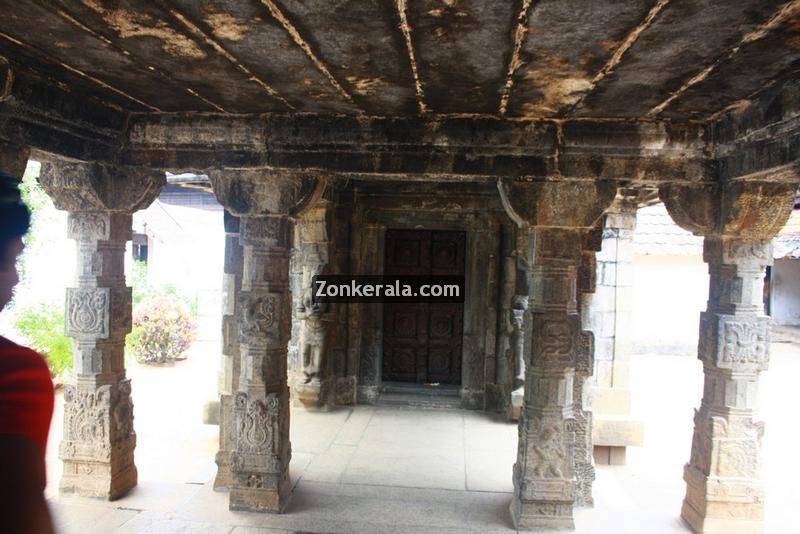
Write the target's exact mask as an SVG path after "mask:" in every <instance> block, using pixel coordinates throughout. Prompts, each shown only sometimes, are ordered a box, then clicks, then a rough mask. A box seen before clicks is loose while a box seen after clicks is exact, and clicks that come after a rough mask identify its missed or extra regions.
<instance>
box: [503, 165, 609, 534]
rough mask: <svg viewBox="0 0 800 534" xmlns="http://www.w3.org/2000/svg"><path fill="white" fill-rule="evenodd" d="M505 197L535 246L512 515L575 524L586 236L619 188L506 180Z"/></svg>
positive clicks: (522, 524) (522, 525) (524, 521)
mask: <svg viewBox="0 0 800 534" xmlns="http://www.w3.org/2000/svg"><path fill="white" fill-rule="evenodd" d="M498 189H499V192H500V198H501V201H502V203H503V206H504V207H505V209H506V211H507V212H508V214H509V216H510V217H511V219H512V220H514V221H515V222H517V224H518V225H519V226H520V230H521V231H522V232H527V233H528V235H529V237H530V239H531V245H532V247H531V249H532V258H531V259H532V261H531V265H532V268H531V272H532V285H531V287H530V292H529V306H530V310H531V313H532V319H531V322H532V336H533V339H532V342H531V348H532V350H531V353H530V354H526V355H525V393H524V405H523V410H522V413H521V416H520V420H519V447H518V452H517V462H516V463H515V464H514V473H513V476H514V495H513V497H512V501H511V515H512V519H513V521H514V524H515V526H516V527H517V529H519V530H542V529H571V528H574V522H573V519H572V508H573V505H574V503H575V498H576V479H575V460H574V448H575V421H574V408H573V404H574V402H575V400H574V399H573V390H574V386H573V383H574V380H575V372H576V367H577V366H578V364H579V361H580V360H581V358H583V357H585V355H584V354H583V353H584V352H585V351H586V350H591V344H589V346H588V349H587V348H586V347H587V345H586V343H585V342H584V340H585V335H584V334H585V333H584V332H582V330H581V319H580V316H579V315H578V306H577V290H578V285H577V282H578V270H579V267H580V265H581V261H582V243H583V238H584V234H585V233H586V232H587V231H588V230H589V229H591V228H592V227H594V225H595V223H596V222H597V220H598V219H599V218H600V217H601V216H602V214H603V212H604V210H605V209H606V208H607V207H608V206H609V205H610V204H611V201H612V200H613V198H614V195H615V194H616V185H615V184H614V183H612V182H517V181H515V182H500V183H498Z"/></svg>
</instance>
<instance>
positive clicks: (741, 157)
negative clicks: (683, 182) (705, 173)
mask: <svg viewBox="0 0 800 534" xmlns="http://www.w3.org/2000/svg"><path fill="white" fill-rule="evenodd" d="M710 141H711V142H712V143H713V144H712V146H713V147H714V153H713V156H714V158H715V160H716V162H717V167H718V174H719V178H720V179H721V180H722V181H735V180H747V181H753V180H759V181H770V182H783V183H794V180H795V178H796V175H797V165H798V161H800V82H799V81H797V80H796V79H790V80H788V81H785V82H783V83H778V84H775V85H774V86H772V87H769V88H768V89H766V90H765V91H763V92H762V93H761V94H760V95H759V96H758V98H754V99H752V100H748V101H744V102H739V103H738V104H737V106H736V107H734V108H733V109H731V110H729V111H728V112H726V113H724V114H722V115H721V116H720V117H719V118H718V120H717V121H716V123H715V124H714V125H713V127H712V128H710Z"/></svg>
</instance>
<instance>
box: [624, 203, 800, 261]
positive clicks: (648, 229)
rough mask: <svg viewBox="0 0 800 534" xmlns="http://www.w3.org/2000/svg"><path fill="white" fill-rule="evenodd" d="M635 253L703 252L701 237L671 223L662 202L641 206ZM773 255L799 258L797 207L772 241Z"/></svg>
mask: <svg viewBox="0 0 800 534" xmlns="http://www.w3.org/2000/svg"><path fill="white" fill-rule="evenodd" d="M633 244H634V249H635V251H636V253H637V254H650V255H654V256H686V255H702V254H703V238H702V237H699V236H696V235H692V234H691V233H690V232H687V231H686V230H684V229H683V228H681V227H679V226H678V225H676V224H675V223H674V222H672V218H671V217H670V216H669V213H667V209H666V208H665V207H664V204H655V205H653V206H648V207H646V208H641V209H640V210H639V211H638V213H637V217H636V232H634V234H633ZM773 246H774V252H773V254H774V256H775V257H776V258H800V210H794V211H793V212H792V214H791V215H790V216H789V220H788V221H787V222H786V226H784V227H783V229H782V230H781V231H780V232H778V235H777V237H776V238H775V239H774V240H773Z"/></svg>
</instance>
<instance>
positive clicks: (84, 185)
mask: <svg viewBox="0 0 800 534" xmlns="http://www.w3.org/2000/svg"><path fill="white" fill-rule="evenodd" d="M40 181H41V183H42V186H43V187H44V188H45V190H46V191H47V192H48V194H49V195H50V196H51V197H52V198H53V202H54V203H55V205H56V207H57V208H59V209H64V210H67V211H68V212H69V219H68V236H69V237H70V238H71V239H74V240H75V243H76V246H77V258H78V268H77V279H76V286H75V287H72V288H68V289H67V295H66V331H67V335H69V336H70V337H72V338H73V348H74V352H75V356H74V358H75V369H74V379H73V380H72V381H71V383H70V384H68V385H67V386H66V387H65V390H64V401H65V405H64V437H63V440H62V442H61V446H60V450H59V456H60V458H61V459H62V460H63V462H64V472H63V475H62V478H61V483H60V489H61V491H62V492H66V493H77V494H79V495H84V496H95V497H106V498H109V499H115V498H117V497H120V496H121V495H123V494H125V493H126V492H127V491H128V490H129V489H131V488H132V487H133V486H135V485H136V482H137V472H136V466H135V465H134V462H133V451H134V447H135V446H136V434H135V432H134V430H133V402H132V401H131V383H130V380H129V379H127V378H126V376H125V336H126V334H127V333H128V332H130V329H131V289H130V288H129V287H127V286H126V283H125V267H124V260H125V244H126V242H127V241H128V240H129V239H131V215H132V213H133V212H134V211H136V210H137V209H141V208H143V207H146V206H147V205H148V204H150V202H152V201H153V200H154V199H155V198H156V196H157V195H158V193H159V192H160V190H161V188H162V187H163V185H164V182H165V178H164V176H163V175H161V176H159V175H158V174H157V173H152V174H145V173H141V172H139V171H127V172H126V171H124V170H122V169H114V168H108V167H100V166H97V165H91V164H81V163H68V164H67V163H57V164H56V163H47V164H45V165H43V167H42V175H41V177H40Z"/></svg>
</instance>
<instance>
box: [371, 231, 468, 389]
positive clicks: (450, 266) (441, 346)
mask: <svg viewBox="0 0 800 534" xmlns="http://www.w3.org/2000/svg"><path fill="white" fill-rule="evenodd" d="M465 245H466V234H465V233H464V232H451V231H436V230H387V231H386V249H385V250H386V252H385V262H384V273H385V274H387V275H422V276H426V275H435V276H439V275H441V276H463V275H464V251H465V248H466V247H465ZM463 322H464V304H463V303H446V304H445V303H424V302H419V303H402V304H398V303H387V304H384V309H383V376H382V378H383V381H385V382H415V383H421V384H431V383H439V384H454V385H457V384H460V383H461V352H462V343H463V330H464V326H463Z"/></svg>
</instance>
